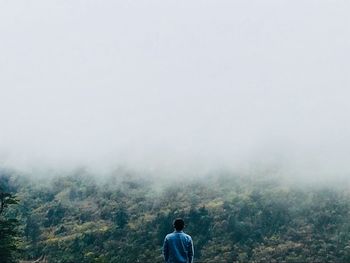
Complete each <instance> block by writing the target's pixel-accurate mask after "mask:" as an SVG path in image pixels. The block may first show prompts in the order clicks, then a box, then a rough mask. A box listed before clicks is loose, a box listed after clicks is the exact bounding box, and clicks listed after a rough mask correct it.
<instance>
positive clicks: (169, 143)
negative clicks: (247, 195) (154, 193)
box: [0, 0, 350, 172]
mask: <svg viewBox="0 0 350 263" xmlns="http://www.w3.org/2000/svg"><path fill="white" fill-rule="evenodd" d="M349 13H350V2H348V1H345V0H344V1H340V0H339V1H335V0H328V1H325V0H317V1H316V0H315V1H311V0H310V1H305V0H303V1H296V0H293V1H292V0H290V1H284V0H276V1H270V0H266V1H261V0H259V1H251V0H242V1H235V0H230V1H221V0H212V1H205V0H201V1H199V0H193V1H175V0H174V1H165V0H159V1H127V0H125V1H111V0H105V1H97V0H95V1H90V0H84V1H83V0H81V1H78V0H75V1H72V0H67V1H64V0H56V1H53V0H35V1H34V0H33V1H28V0H22V1H20V0H18V1H16V0H15V1H12V0H11V1H9V0H7V1H5V0H0V162H1V163H0V164H1V165H4V166H13V167H36V166H38V167H39V166H49V167H53V168H55V167H62V166H75V165H83V164H85V165H90V166H96V167H97V166H99V167H107V166H113V165H119V164H126V165H128V166H131V167H141V168H147V169H158V168H159V169H163V168H165V169H166V168H169V169H183V168H184V167H187V168H189V167H190V168H196V169H197V168H203V167H216V168H218V167H221V166H223V167H224V166H228V167H232V166H235V165H238V163H240V162H242V161H247V160H249V161H253V162H255V161H257V162H260V161H263V162H264V161H265V160H271V159H273V160H276V159H277V160H279V159H283V160H284V161H286V160H287V162H288V163H291V165H292V166H301V165H305V164H306V165H308V166H309V168H310V169H314V168H315V167H319V168H321V170H322V169H323V170H327V169H329V170H330V171H332V170H333V169H334V168H337V169H338V170H339V171H342V172H347V171H350V162H349V161H350V160H349V158H350V123H349V120H350V118H349V117H350V103H349V98H350V97H349V96H350V90H349V88H350V85H349V84H350V74H349V73H350V72H349V70H350V16H349Z"/></svg>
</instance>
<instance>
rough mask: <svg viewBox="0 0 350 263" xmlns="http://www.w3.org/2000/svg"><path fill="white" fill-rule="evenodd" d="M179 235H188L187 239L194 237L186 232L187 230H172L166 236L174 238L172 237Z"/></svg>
mask: <svg viewBox="0 0 350 263" xmlns="http://www.w3.org/2000/svg"><path fill="white" fill-rule="evenodd" d="M178 235H181V236H183V237H186V238H187V239H192V238H191V236H190V235H188V234H186V233H185V232H172V233H169V234H167V235H166V236H165V238H166V239H168V238H172V237H176V236H178Z"/></svg>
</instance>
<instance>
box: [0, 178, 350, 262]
mask: <svg viewBox="0 0 350 263" xmlns="http://www.w3.org/2000/svg"><path fill="white" fill-rule="evenodd" d="M50 178H51V179H46V180H38V179H29V178H28V177H24V176H18V175H14V174H13V173H9V172H7V173H4V172H3V174H2V176H1V177H0V179H1V181H2V183H3V184H6V185H7V186H6V187H7V188H9V189H11V191H12V192H13V193H16V195H17V198H18V199H19V200H20V204H19V205H18V206H17V207H14V208H13V209H12V210H11V211H9V213H11V214H12V215H14V216H16V217H17V219H18V220H19V221H20V232H21V234H22V250H23V255H22V259H27V260H29V259H36V258H39V257H41V256H45V257H46V258H47V259H48V261H49V262H72V263H73V262H118V263H122V262H132V263H134V262H146V263H147V262H162V256H161V246H162V242H163V238H164V236H165V235H166V234H167V233H168V232H170V231H172V227H171V221H172V219H173V218H175V217H178V216H181V217H184V219H185V220H186V222H187V227H186V232H187V233H189V234H190V235H192V237H193V240H194V243H195V257H196V259H197V262H199V261H200V262H215V263H220V262H234V261H240V262H247V261H254V262H262V261H269V262H273V261H278V262H281V261H287V262H305V261H307V262H345V261H350V231H349V230H350V220H349V219H350V214H349V212H350V202H349V201H350V191H349V190H348V189H347V188H346V187H345V186H343V187H335V186H328V187H325V186H321V185H319V186H313V187H311V186H310V185H309V186H303V187H301V186H298V185H296V184H287V183H284V182H282V181H278V180H276V178H273V177H269V176H259V177H252V176H236V175H213V176H207V177H202V178H200V179H199V178H198V179H192V180H189V179H188V178H187V179H186V180H183V182H182V183H181V182H180V181H181V180H180V179H179V180H175V179H174V180H168V181H165V180H164V181H162V182H160V181H159V180H155V179H154V178H153V179H152V178H151V177H148V178H147V177H137V176H135V175H132V174H127V173H116V175H115V176H110V177H108V178H107V177H106V178H104V179H99V180H96V177H93V176H89V175H87V174H86V173H85V172H83V171H80V172H76V173H74V174H71V175H66V176H60V177H50ZM1 238H2V237H1ZM1 262H2V261H1Z"/></svg>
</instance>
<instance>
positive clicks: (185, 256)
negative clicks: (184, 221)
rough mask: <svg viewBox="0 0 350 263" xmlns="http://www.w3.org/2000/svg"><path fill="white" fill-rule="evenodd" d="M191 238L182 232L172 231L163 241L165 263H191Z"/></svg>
mask: <svg viewBox="0 0 350 263" xmlns="http://www.w3.org/2000/svg"><path fill="white" fill-rule="evenodd" d="M193 253H194V251H193V242H192V238H191V237H190V236H189V235H187V234H185V233H184V232H183V231H174V232H173V233H171V234H168V235H167V236H166V237H165V239H164V244H163V255H164V259H165V262H167V263H192V262H193Z"/></svg>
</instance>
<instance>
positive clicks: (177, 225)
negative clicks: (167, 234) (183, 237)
mask: <svg viewBox="0 0 350 263" xmlns="http://www.w3.org/2000/svg"><path fill="white" fill-rule="evenodd" d="M173 225H174V228H175V229H176V231H181V230H182V229H184V227H185V221H184V220H183V219H182V218H176V219H175V220H174V223H173Z"/></svg>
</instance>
